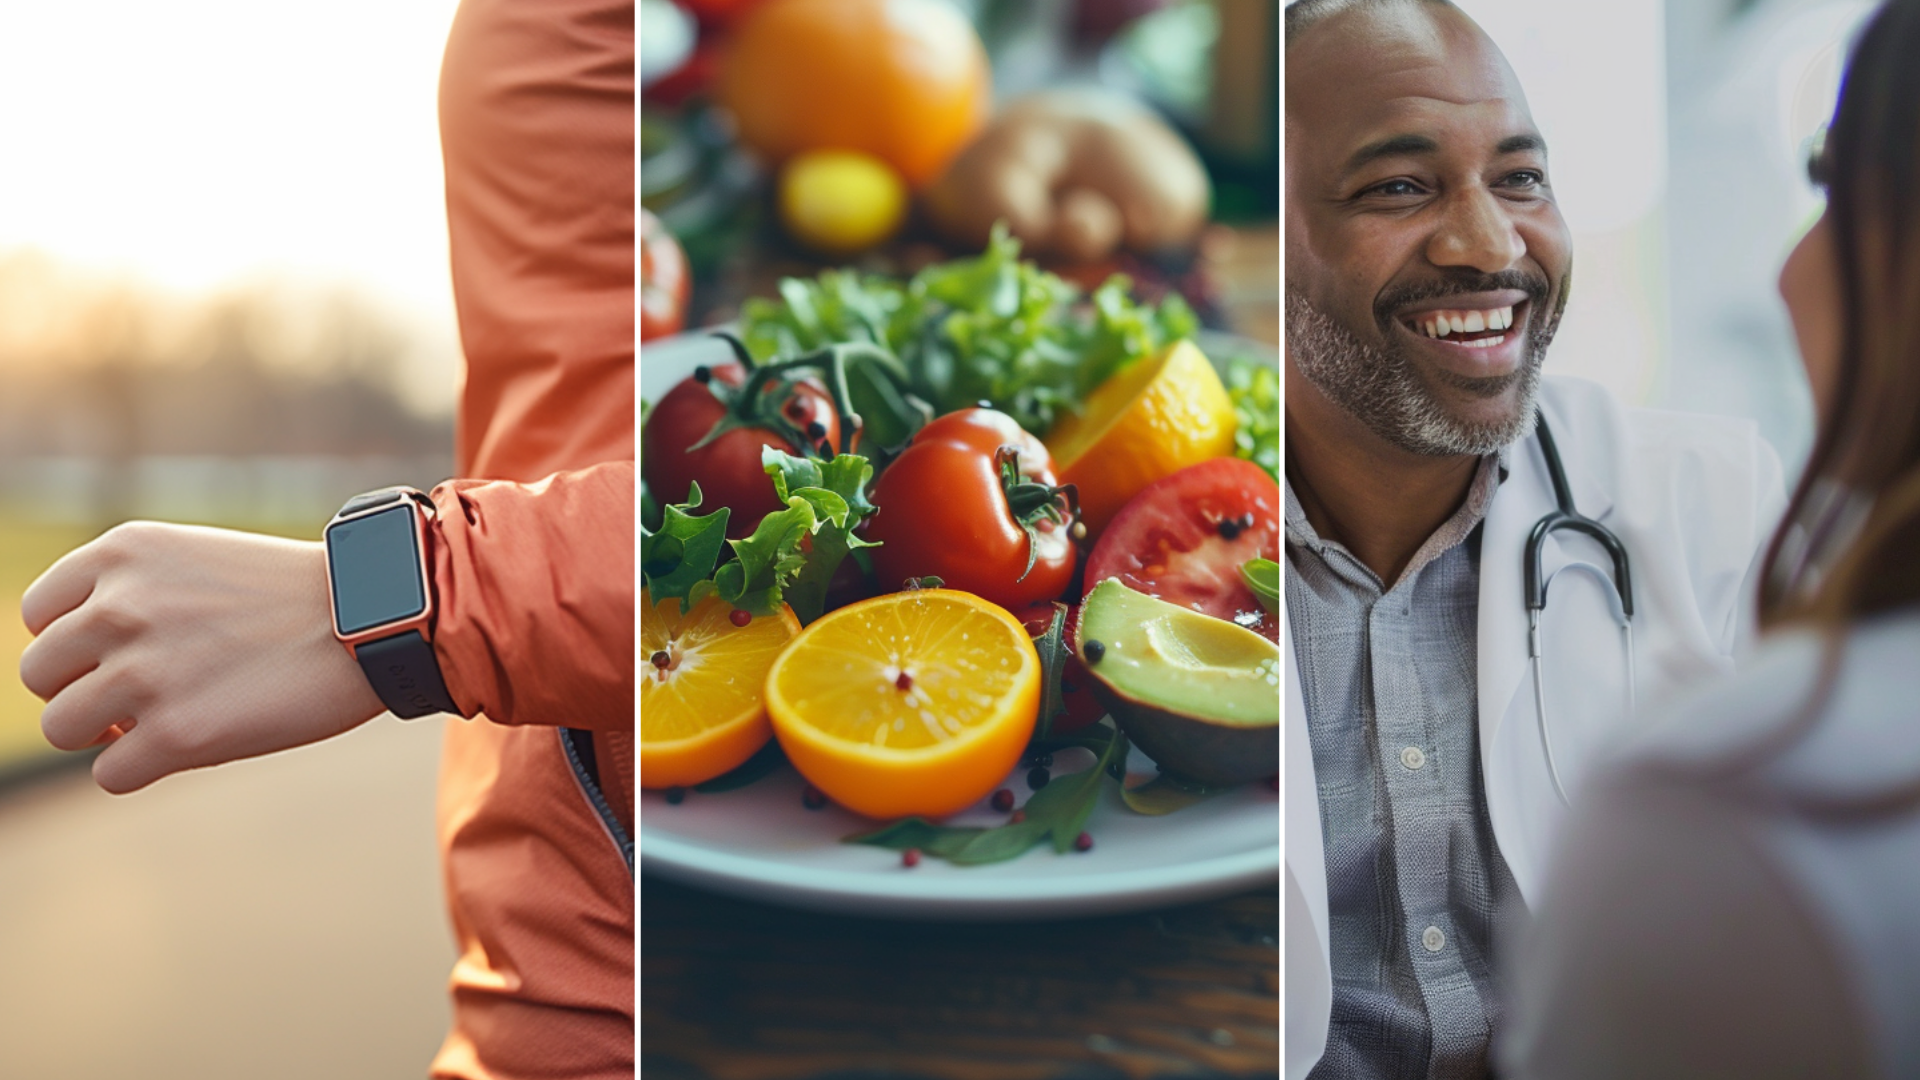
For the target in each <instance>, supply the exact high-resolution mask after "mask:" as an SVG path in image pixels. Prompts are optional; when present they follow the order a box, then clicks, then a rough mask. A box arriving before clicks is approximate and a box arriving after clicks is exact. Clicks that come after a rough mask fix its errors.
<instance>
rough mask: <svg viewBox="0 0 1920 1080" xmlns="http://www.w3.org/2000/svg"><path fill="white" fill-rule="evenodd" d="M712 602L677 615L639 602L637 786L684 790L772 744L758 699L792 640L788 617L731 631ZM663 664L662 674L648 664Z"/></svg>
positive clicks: (668, 606)
mask: <svg viewBox="0 0 1920 1080" xmlns="http://www.w3.org/2000/svg"><path fill="white" fill-rule="evenodd" d="M732 615H733V605H731V604H729V603H727V602H726V601H724V600H721V599H720V598H719V597H717V596H709V597H707V598H706V599H705V600H702V601H700V602H699V603H698V604H695V605H694V606H693V607H692V608H691V609H690V610H688V611H687V613H686V614H684V615H683V614H681V613H680V601H679V600H677V599H672V598H669V599H666V600H662V601H660V603H658V604H655V603H653V602H652V600H651V599H650V598H649V597H648V596H647V593H646V591H645V590H642V591H641V593H640V658H639V659H640V786H641V787H643V788H665V787H684V786H686V785H689V784H698V783H702V782H704V781H707V780H711V779H713V778H714V777H716V776H719V775H720V774H722V773H724V772H727V771H728V770H730V769H732V768H734V767H735V766H737V765H739V764H740V763H742V762H744V761H746V760H747V759H748V758H750V757H752V756H753V754H754V751H756V750H758V749H760V748H761V747H762V746H765V745H766V743H767V740H768V739H769V738H772V737H773V729H772V728H771V727H769V726H768V724H767V710H766V705H765V702H764V700H763V699H762V696H761V695H762V692H763V689H764V687H765V686H766V676H767V669H768V668H769V667H771V666H772V664H773V660H774V657H776V656H778V655H779V654H780V650H781V649H783V648H785V647H786V645H787V643H788V642H790V641H792V640H793V637H794V635H795V634H798V633H799V632H800V621H799V620H798V619H795V618H794V617H793V611H792V609H790V608H788V607H786V606H784V605H782V606H781V608H780V610H779V611H778V612H776V613H774V614H772V615H761V616H756V617H755V618H754V619H753V620H752V621H751V622H748V623H747V625H745V626H735V625H734V623H733V621H732V618H731V616H732ZM656 656H664V657H665V658H666V663H665V664H664V665H661V664H656V663H655V662H654V660H655V657H656Z"/></svg>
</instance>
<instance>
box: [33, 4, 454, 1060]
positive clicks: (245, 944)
mask: <svg viewBox="0 0 1920 1080" xmlns="http://www.w3.org/2000/svg"><path fill="white" fill-rule="evenodd" d="M454 7H455V2H454V0H412V2H408V3H400V4H393V3H376V2H373V0H341V2H338V3H333V4H328V5H322V6H319V7H314V6H295V5H275V4H267V5H259V4H247V3H241V2H238V0H179V2H177V3H171V4H166V5H153V4H141V3H133V2H129V0H110V2H108V3H105V4H93V5H86V6H84V7H73V6H69V5H58V4H49V5H36V4H9V5H6V6H5V7H4V8H0V146H3V147H4V148H5V156H6V162H7V166H6V168H5V169H4V170H0V1076H22V1077H27V1076H31V1077H36V1078H49V1080H52V1078H64V1077H74V1078H83V1077H85V1078H90V1077H124V1076H146V1077H183V1078H185V1077H192V1078H209V1080H210V1078H219V1077H258V1076H277V1077H293V1076H302V1077H305V1076H311V1077H339V1076H369V1077H371V1076H415V1075H421V1074H423V1073H424V1069H425V1065H426V1062H427V1061H428V1059H429V1058H430V1057H431V1055H432V1053H433V1051H434V1049H435V1048H436V1046H437V1045H438V1042H439V1039H440V1036H441V1034H442V1030H443V1026H444V1024H445V1021H446V1016H447V1009H446V1005H445V1003H444V991H443V987H444V983H445V977H446V972H447V969H448V967H449V965H450V963H451V959H452V949H451V944H450V935H449V933H448V930H447V928H446V926H445V923H444V918H443V916H442V915H441V908H440V901H439V887H438V870H437V865H436V863H435V854H434V842H433V823H432V809H433V795H432V791H433V784H434V775H435V768H436V761H437V747H438V740H437V738H436V735H437V730H438V729H437V722H435V721H421V722H417V723H415V724H411V725H401V724H399V723H398V722H396V721H393V720H391V719H385V720H382V721H378V722H376V723H375V724H373V725H369V726H368V727H367V728H365V729H362V730H361V731H359V732H356V733H355V734H354V735H352V736H349V737H348V738H345V739H342V740H336V742H335V743H332V744H328V745H325V746H320V747H314V748H309V749H307V750H302V751H299V752H297V753H293V754H285V755H280V756H278V757H275V758H272V759H268V760H265V761H255V762H242V763H239V764H236V765H232V766H228V767H225V768H222V769H218V770H214V771H213V772H211V773H205V774H195V775H189V776H184V777H176V778H173V779H170V780H166V781H162V782H161V783H160V784H158V785H156V786H155V787H154V788H152V789H149V790H148V791H146V792H142V793H139V794H137V795H133V796H129V797H126V798H118V799H116V798H112V797H109V796H106V795H104V794H102V793H100V792H99V791H98V790H97V789H96V788H94V787H93V786H92V784H91V782H90V780H89V778H88V777H87V774H86V771H85V769H84V767H83V766H84V761H80V762H78V763H77V765H76V762H75V761H74V759H73V757H72V756H70V755H62V754H58V753H56V752H54V751H51V750H49V749H48V748H47V747H46V745H45V743H44V742H43V741H42V740H41V738H40V734H39V725H38V717H39V702H38V701H37V700H35V699H34V698H33V697H32V696H31V695H29V694H28V693H27V692H26V691H25V689H24V688H22V687H21V686H20V685H19V683H18V680H17V678H16V677H15V675H14V669H15V665H16V663H17V660H18V657H19V653H20V650H21V648H22V647H23V646H24V645H25V643H26V640H27V638H26V633H25V631H24V630H23V629H22V628H21V625H20V619H19V615H18V604H19V598H20V595H21V592H22V590H23V589H24V588H25V587H26V585H27V584H28V582H30V581H31V580H32V579H33V578H34V577H35V576H36V575H38V574H39V573H40V572H41V571H42V570H44V569H45V568H46V567H47V566H48V565H49V564H50V563H51V562H52V561H53V560H54V559H55V558H57V557H58V556H59V555H60V554H61V553H62V552H64V551H67V550H69V549H71V548H72V547H74V546H76V545H77V544H80V543H82V542H84V541H86V540H87V539H89V538H91V537H92V536H94V535H97V534H98V533H99V532H100V531H102V530H103V529H105V528H106V527H108V526H111V525H112V524H114V523H116V522H119V521H123V520H126V519H128V518H134V517H142V518H154V519H162V520H170V521H188V522H199V523H205V524H216V525H229V526H236V527H245V528H253V529H262V530H267V531H273V532H278V533H282V534H285V535H289V536H297V537H303V538H308V539H318V537H319V533H320V528H321V526H322V525H323V524H324V523H325V522H326V519H327V518H328V516H329V515H331V513H332V512H333V511H334V510H335V509H337V508H338V506H339V505H340V504H341V503H342V502H343V501H344V500H345V499H346V498H347V497H349V496H351V495H353V494H355V493H356V492H359V491H363V490H367V489H369V488H373V487H378V486H383V485H387V484H393V483H412V484H418V485H421V486H427V485H431V484H433V483H435V482H437V481H438V480H441V479H444V478H445V477H446V476H447V475H448V474H449V472H450V471H451V468H452V456H451V447H452V419H451V417H452V405H453V399H454V394H455V390H456V380H457V377H458V343H457V338H456V333H455V329H454V321H453V311H452V297H451V292H450V286H449V283H448V274H447V268H446V262H447V255H446V227H445V210H444V202H443V192H442V187H441V173H440V160H439V138H438V133H437V123H436V116H435V95H436V86H437V79H438V73H439V64H440V55H441V50H442V47H443V45H444V42H445V39H446V33H447V28H448V26H449V24H450V22H451V18H452V15H453V10H454Z"/></svg>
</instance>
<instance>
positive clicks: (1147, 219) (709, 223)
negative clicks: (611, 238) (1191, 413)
mask: <svg viewBox="0 0 1920 1080" xmlns="http://www.w3.org/2000/svg"><path fill="white" fill-rule="evenodd" d="M640 18H641V40H642V57H641V82H642V86H643V98H642V112H641V153H642V161H641V190H642V201H643V203H644V204H645V206H646V208H647V209H648V210H649V211H651V212H652V213H653V214H655V215H657V217H658V220H659V222H660V224H661V227H662V229H663V230H664V231H665V232H666V233H669V234H671V235H672V236H673V237H674V238H675V239H676V240H677V242H678V244H679V245H680V247H681V249H682V250H683V251H684V252H685V256H686V259H687V262H688V265H689V266H690V268H691V275H692V289H691V293H690V294H689V296H688V298H687V301H686V303H685V306H684V308H682V309H681V311H680V319H679V321H680V322H681V323H682V324H683V325H685V326H688V327H698V326H705V325H713V324H717V323H723V322H729V321H732V320H734V319H736V318H739V317H740V316H741V314H742V313H743V310H744V311H745V312H746V313H747V314H748V316H749V319H748V321H749V324H750V326H752V327H753V333H752V334H751V335H750V338H751V343H752V344H753V345H754V347H755V351H756V354H762V355H764V354H766V353H768V352H771V351H773V350H776V349H785V348H788V347H807V346H810V345H812V344H815V343H818V342H819V341H820V340H822V338H821V337H820V332H821V328H822V327H824V332H825V333H829V334H831V333H838V332H840V330H841V329H842V325H841V324H842V323H844V322H845V321H846V320H859V319H867V318H869V317H879V318H880V319H882V320H883V321H882V322H880V323H877V324H875V326H876V327H877V326H885V325H894V326H901V325H905V321H904V320H905V319H906V318H907V317H908V316H910V315H911V310H910V309H913V308H914V307H915V306H916V305H923V304H926V303H929V302H938V303H943V304H947V305H949V306H950V307H951V308H952V309H953V310H954V311H955V312H956V314H958V315H959V317H961V318H963V319H974V318H978V317H981V316H982V314H983V313H984V312H986V311H988V310H989V309H990V308H993V305H992V304H991V303H990V302H989V301H991V300H992V299H993V298H992V297H990V296H985V295H983V294H981V293H980V292H979V290H980V289H981V288H983V287H998V279H997V278H996V277H995V275H996V274H999V273H1001V272H1003V269H1002V268H1003V267H1010V266H1012V265H1013V259H1012V258H1011V257H1010V253H1011V252H1012V251H1015V250H1017V251H1019V252H1020V253H1021V254H1022V255H1024V256H1025V257H1028V258H1036V259H1038V260H1039V262H1040V265H1041V267H1043V268H1044V269H1045V270H1048V271H1051V272H1053V273H1056V274H1058V275H1060V277H1062V278H1064V279H1065V280H1066V281H1068V282H1071V283H1073V284H1075V285H1077V286H1079V287H1080V288H1082V289H1084V290H1089V291H1090V294H1091V300H1092V306H1093V307H1095V308H1096V309H1098V310H1099V311H1100V312H1101V318H1102V320H1103V323H1102V328H1101V329H1099V330H1097V331H1096V333H1120V332H1130V333H1135V334H1136V336H1138V335H1139V334H1141V333H1145V334H1147V335H1149V336H1152V335H1159V334H1164V333H1166V331H1167V330H1168V328H1169V327H1171V328H1172V330H1173V333H1172V336H1175V337H1177V336H1180V334H1182V333H1185V332H1186V329H1187V327H1188V325H1189V324H1188V320H1191V322H1192V323H1193V324H1197V325H1198V326H1201V327H1207V328H1212V329H1217V330H1233V331H1236V332H1239V333H1241V334H1245V335H1247V336H1250V337H1254V338H1257V339H1260V340H1264V341H1268V342H1273V341H1275V340H1276V339H1277V336H1278V334H1277V331H1278V310H1277V309H1278V292H1279V289H1278V263H1279V259H1278V255H1279V251H1278V229H1277V223H1276V222H1275V216H1276V214H1277V205H1278V176H1277V163H1278V145H1277V144H1278V132H1279V123H1278V73H1279V66H1278V65H1279V60H1278V18H1279V5H1278V3H1277V0H1034V2H1028V0H1021V2H1017V3H1015V2H1009V0H642V3H641V5H640ZM996 222H999V223H1004V226H1005V229H1006V232H1005V239H1004V240H1001V241H995V242H994V243H993V244H992V245H991V246H989V245H988V239H989V233H990V231H991V229H992V227H993V226H994V225H995V223H996ZM1009 240H1010V241H1012V245H1008V244H1007V243H1006V241H1009ZM983 247H986V248H987V249H988V254H987V258H986V260H985V263H984V264H983V265H982V266H980V267H979V268H978V272H977V273H976V274H975V275H974V276H973V277H972V279H971V280H968V281H959V280H955V279H953V278H952V277H949V279H948V280H945V281H916V282H915V284H914V285H913V286H912V287H911V288H909V287H907V286H906V285H905V282H906V281H907V280H908V279H912V278H913V275H914V274H915V273H916V272H918V271H920V270H922V269H923V268H926V267H928V266H931V265H933V264H936V263H941V262H943V261H946V260H949V259H952V258H955V257H957V256H973V255H978V254H979V253H980V252H981V250H982V248H983ZM835 267H844V268H846V270H847V273H845V274H844V275H840V276H837V277H834V278H832V279H831V280H827V279H823V280H822V282H821V284H820V285H819V286H818V287H815V286H809V288H810V289H811V290H812V292H813V295H811V296H808V297H804V298H801V297H796V296H794V295H792V294H791V293H789V294H787V295H785V296H784V299H785V300H786V301H787V303H788V305H789V309H788V312H787V314H786V315H785V316H774V315H771V314H770V313H769V311H770V309H768V308H766V307H765V306H760V307H755V306H754V305H752V304H750V303H749V302H750V301H751V300H753V298H756V297H773V296H775V295H778V294H780V287H779V282H780V280H781V279H782V278H789V277H791V278H807V277H811V276H814V275H816V274H817V273H818V272H819V271H821V270H822V269H826V268H835ZM1005 272H1006V273H1013V271H1011V270H1006V271H1005ZM1116 274H1117V275H1123V276H1124V278H1125V282H1124V284H1123V286H1122V287H1120V288H1118V289H1113V290H1108V291H1106V292H1101V291H1097V290H1098V288H1099V286H1101V284H1102V283H1103V282H1106V281H1108V280H1109V279H1110V278H1112V277H1113V276H1114V275H1116ZM883 282H890V284H885V283H883ZM1013 287H1015V288H1018V287H1020V283H1018V282H1016V283H1015V284H1014V286H1013ZM969 290H971V294H969V295H959V294H963V293H968V292H969ZM1019 295H1020V305H1019V310H1018V311H1017V312H1015V311H1012V310H1010V309H1007V308H994V309H993V310H995V311H997V315H995V316H994V317H996V318H999V319H1001V320H1003V321H1007V322H1015V321H1019V320H1021V319H1023V318H1024V317H1025V316H1027V315H1029V314H1031V313H1032V310H1033V308H1034V306H1035V305H1038V306H1040V307H1045V306H1046V305H1047V304H1048V303H1049V302H1050V301H1049V299H1048V298H1045V297H1039V296H1036V295H1034V294H1032V293H1030V292H1021V293H1020V294H1019ZM1169 298H1177V299H1172V300H1171V301H1170V299H1169ZM1084 299H1085V298H1083V297H1079V296H1075V297H1070V298H1067V300H1068V301H1069V302H1076V303H1077V302H1082V301H1083V300H1084ZM796 301H798V302H797V303H796ZM1051 302H1055V303H1058V302H1060V301H1059V298H1054V300H1053V301H1051ZM1135 304H1138V305H1142V306H1140V307H1138V308H1136V307H1134V306H1133V305H1135ZM1170 305H1171V306H1170ZM651 310H652V309H649V312H651ZM903 310H907V311H908V315H906V316H903V315H902V314H901V313H902V311H903ZM815 314H817V315H818V318H819V320H820V326H819V327H816V326H813V325H810V320H812V319H813V318H814V316H815ZM887 319H895V322H893V323H892V324H889V323H887V322H885V321H884V320H887ZM1127 321H1131V322H1133V323H1135V324H1144V326H1143V327H1141V326H1136V328H1135V329H1133V330H1122V329H1120V328H1118V327H1117V326H1116V325H1115V324H1117V323H1119V322H1127ZM782 322H784V325H779V326H776V325H775V324H776V323H782ZM1051 322H1052V325H1053V327H1054V329H1051V330H1049V329H1035V330H1032V331H1031V334H1032V340H1031V341H1030V342H1028V343H1027V352H1028V353H1029V354H1030V355H1031V356H1033V357H1035V358H1036V359H1035V363H1034V366H1035V368H1036V372H1035V374H1034V378H1033V382H1032V387H1031V389H1032V392H1031V393H1029V394H1028V395H1027V397H1026V398H1025V399H1024V400H1025V401H1027V402H1028V403H1029V404H1030V406H1031V409H1032V410H1033V411H1032V412H1030V413H1029V414H1028V415H1024V416H1021V417H1020V419H1021V420H1022V423H1023V424H1025V425H1027V426H1029V428H1030V429H1035V430H1037V429H1038V428H1039V427H1040V426H1042V425H1043V423H1044V421H1045V420H1047V419H1049V418H1050V417H1051V412H1050V411H1049V410H1050V408H1051V404H1050V402H1049V400H1048V393H1049V391H1048V386H1049V384H1048V382H1047V380H1048V376H1047V375H1046V374H1044V369H1045V368H1046V367H1047V366H1048V364H1049V363H1052V364H1054V365H1055V366H1058V358H1057V355H1055V353H1056V351H1057V350H1056V346H1057V344H1058V343H1057V342H1052V343H1050V342H1048V341H1046V339H1047V337H1048V335H1049V334H1050V333H1057V332H1059V331H1058V327H1059V326H1060V325H1061V320H1060V319H1059V318H1057V317H1055V318H1053V319H1052V320H1051ZM656 325H658V326H660V327H663V328H664V327H665V326H666V325H668V324H667V323H666V322H659V323H657V324H656ZM883 333H884V332H883ZM863 336H864V337H867V338H869V339H872V338H874V337H876V335H875V334H866V335H863ZM961 337H962V335H961V334H959V333H954V334H950V335H949V339H950V342H951V341H958V340H960V339H961ZM888 344H890V345H895V346H898V345H899V344H900V343H899V342H889V343H888ZM957 351H959V352H961V353H964V352H965V347H964V346H961V347H959V348H958V350H957ZM922 370H923V371H925V370H927V366H926V365H922ZM942 370H943V371H947V372H950V375H951V380H952V381H951V384H950V386H949V387H948V389H950V390H951V392H952V394H953V395H954V398H953V402H952V403H949V402H946V401H944V400H942V401H935V402H934V404H935V405H936V406H937V407H939V408H942V409H945V408H951V407H954V404H955V403H959V402H960V398H961V397H964V396H965V395H967V394H971V393H973V392H974V391H973V390H972V389H970V388H969V387H968V383H967V370H968V365H967V363H966V357H965V356H964V355H961V356H959V357H957V358H956V360H955V361H954V362H953V363H952V364H951V365H948V366H947V367H945V368H942ZM1109 370H1110V368H1109V369H1105V370H1102V371H1101V372H1100V374H1103V375H1104V374H1106V373H1107V372H1108V371H1109Z"/></svg>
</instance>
